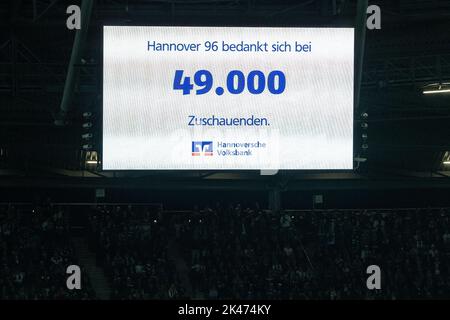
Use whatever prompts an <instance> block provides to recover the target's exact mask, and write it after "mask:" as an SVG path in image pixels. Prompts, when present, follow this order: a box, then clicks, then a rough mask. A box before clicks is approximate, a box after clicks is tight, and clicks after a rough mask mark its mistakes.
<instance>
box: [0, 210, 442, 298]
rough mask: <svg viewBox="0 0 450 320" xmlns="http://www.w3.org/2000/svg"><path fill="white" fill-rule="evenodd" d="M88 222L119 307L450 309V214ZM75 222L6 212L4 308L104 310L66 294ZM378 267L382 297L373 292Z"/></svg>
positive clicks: (133, 214) (133, 217)
mask: <svg viewBox="0 0 450 320" xmlns="http://www.w3.org/2000/svg"><path fill="white" fill-rule="evenodd" d="M85 212H87V217H88V219H87V225H86V227H87V228H86V231H87V232H86V234H87V236H88V242H89V245H90V249H91V250H92V251H93V252H95V253H96V257H97V264H98V265H99V266H100V267H101V268H102V269H103V270H104V272H105V274H106V276H107V279H108V280H109V284H110V287H111V298H113V299H178V298H192V299H430V298H438V299H440V298H442V299H448V298H450V209H448V208H441V209H428V208H423V209H380V210H309V211H282V212H271V211H267V210H262V209H260V208H259V206H258V205H257V204H256V205H254V206H252V207H243V206H241V205H239V204H236V205H234V204H229V205H226V206H223V205H219V204H218V205H216V206H214V207H206V208H204V209H202V210H199V209H198V208H195V209H194V210H189V211H183V212H167V211H162V208H160V207H156V206H144V205H142V206H112V205H108V206H94V207H91V208H89V209H88V210H86V211H85ZM66 218H67V216H66V211H65V210H64V209H63V208H62V207H59V206H52V205H43V206H31V207H28V208H20V209H19V208H17V207H15V206H12V205H9V206H1V207H0V274H1V277H0V298H1V299H92V298H95V294H94V292H93V290H92V289H91V287H90V283H89V278H88V277H86V276H84V277H82V279H83V288H85V289H84V290H72V291H71V290H67V288H66V279H67V274H66V267H67V266H68V265H71V264H77V261H76V258H75V252H74V248H73V245H72V243H71V240H70V236H69V235H70V231H69V228H68V222H67V219H66ZM183 265H184V268H183ZM371 265H376V266H379V267H380V270H381V289H380V290H369V289H368V288H367V284H366V281H367V279H368V277H369V276H370V274H368V273H367V268H368V267H369V266H371Z"/></svg>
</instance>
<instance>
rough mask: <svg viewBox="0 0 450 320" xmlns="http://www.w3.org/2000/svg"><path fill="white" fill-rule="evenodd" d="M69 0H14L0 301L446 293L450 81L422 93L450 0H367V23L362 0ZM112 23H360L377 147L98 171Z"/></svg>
mask: <svg viewBox="0 0 450 320" xmlns="http://www.w3.org/2000/svg"><path fill="white" fill-rule="evenodd" d="M83 1H85V0H83ZM72 2H74V3H76V4H78V5H81V3H82V1H63V0H7V1H0V300H3V299H5V300H10V299H11V300H21V299H29V300H32V299H45V300H47V299H76V300H78V299H86V300H89V299H105V300H106V299H121V300H122V299H126V300H128V299H131V300H134V299H250V300H251V299H269V300H270V299H277V300H280V299H282V300H284V299H290V300H297V299H301V300H303V299H313V300H316V299H324V300H330V299H332V300H334V299H369V300H370V299H382V300H391V299H450V195H449V192H450V94H437V95H425V94H423V90H424V87H425V86H427V85H430V84H431V85H434V84H445V83H450V33H449V30H450V1H444V0H414V1H395V2H394V1H387V0H379V1H370V2H369V4H376V5H378V6H380V8H381V10H382V29H381V30H365V31H364V32H363V31H362V29H365V25H364V26H362V27H359V28H358V25H357V21H358V15H361V13H360V12H358V9H359V6H358V3H357V1H349V0H315V1H314V0H312V1H294V0H279V1H270V0H186V1H180V0H156V1H152V0H148V1H145V0H130V1H114V0H97V1H94V4H93V7H92V10H91V11H90V12H89V18H88V19H86V22H83V23H86V24H87V26H88V28H84V29H82V30H83V31H84V32H85V34H83V32H82V31H79V30H78V31H74V30H68V29H67V28H66V19H67V16H68V15H67V13H66V8H67V6H68V5H70V4H72ZM86 2H88V1H86ZM361 2H367V1H361ZM366 5H367V3H366ZM364 11H365V8H364ZM363 15H364V19H365V17H366V14H365V12H364V14H363ZM104 25H151V26H173V25H175V26H272V27H275V26H280V27H289V26H291V27H292V26H299V27H331V26H335V27H336V26H338V27H355V28H356V30H355V31H356V42H355V50H356V51H355V67H356V68H355V97H356V99H355V101H358V102H359V103H355V107H354V108H355V112H354V123H355V126H354V133H355V137H354V157H355V159H364V161H355V169H354V170H341V171H302V170H282V171H280V172H278V173H277V174H275V175H261V174H260V172H259V171H226V170H223V171H207V170H203V171H194V170H181V171H151V170H150V171H139V170H136V171H112V170H102V154H101V150H102V128H101V125H102V121H101V120H102V27H103V26H104ZM86 31H87V32H86ZM77 33H80V35H79V36H80V37H81V38H83V41H82V42H81V43H79V44H77V42H76V41H75V37H76V34H77ZM73 52H77V53H78V54H79V57H80V61H79V62H77V63H76V64H75V65H73V70H72V71H73V73H69V72H68V70H69V61H70V60H71V56H72V54H73ZM361 58H362V59H361ZM359 72H361V73H360V74H361V76H360V77H359V76H358V73H359ZM69 78H70V79H69ZM68 83H69V85H68ZM70 83H72V84H71V85H70ZM65 86H66V88H65ZM358 96H359V99H358V98H357V97H358ZM62 101H67V103H63V102H62ZM87 122H89V123H91V125H90V126H89V127H85V126H84V124H85V123H87ZM87 133H90V134H92V138H90V139H85V138H82V135H85V134H87ZM363 137H364V138H363ZM329 157H333V154H330V155H329ZM317 195H322V197H323V202H322V201H319V202H314V199H315V197H316V196H317ZM73 264H75V265H79V266H80V267H81V270H82V274H83V277H82V290H68V289H67V287H66V278H67V274H66V267H67V266H68V265H73ZM369 265H378V266H380V268H381V269H382V270H383V271H382V272H383V273H382V274H383V277H382V288H383V289H382V290H367V287H366V279H367V273H366V267H367V266H369Z"/></svg>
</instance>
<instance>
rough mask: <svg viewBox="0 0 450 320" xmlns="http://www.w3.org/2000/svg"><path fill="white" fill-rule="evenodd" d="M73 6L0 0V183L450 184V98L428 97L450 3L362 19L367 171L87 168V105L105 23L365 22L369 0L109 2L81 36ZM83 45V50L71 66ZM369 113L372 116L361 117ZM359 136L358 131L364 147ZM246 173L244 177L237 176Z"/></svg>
mask: <svg viewBox="0 0 450 320" xmlns="http://www.w3.org/2000/svg"><path fill="white" fill-rule="evenodd" d="M85 2H86V1H85ZM361 2H362V3H364V2H365V1H361ZM361 2H360V3H361ZM366 2H367V1H366ZM80 3H81V1H79V3H78V4H80ZM70 4H72V3H69V2H67V1H62V0H60V1H58V0H22V1H20V0H11V1H1V2H0V25H1V28H0V186H4V187H7V186H20V185H30V186H33V185H36V186H45V185H54V186H58V185H59V186H67V187H70V186H73V185H77V186H79V185H86V186H91V187H92V186H110V187H113V186H146V187H155V188H173V187H176V186H179V185H180V184H182V183H188V184H186V186H191V187H194V188H197V187H198V188H204V187H208V188H211V187H217V188H256V189H258V188H266V187H267V186H271V185H272V184H273V183H275V182H276V183H284V184H286V186H288V187H289V188H293V189H302V188H324V187H325V188H326V187H329V188H335V187H336V188H340V187H343V188H364V187H367V188H372V187H374V188H377V187H380V188H382V187H385V186H387V187H398V188H400V187H402V188H404V187H410V186H412V185H414V186H422V187H449V186H450V179H449V177H450V171H449V170H450V166H449V165H446V164H444V161H443V159H444V158H445V156H446V155H448V152H449V151H450V130H449V125H448V124H449V122H450V103H449V102H450V95H424V94H423V88H424V86H427V85H433V84H439V83H445V82H450V36H449V35H448V30H450V2H449V1H436V0H435V1H431V0H430V1H425V0H424V1H420V0H416V1H396V2H395V3H394V2H393V1H386V0H382V1H381V0H380V1H378V2H377V5H378V6H379V7H380V8H381V12H382V16H381V17H382V28H381V30H364V32H363V30H362V29H361V23H360V24H359V31H360V33H359V36H358V37H357V43H356V47H357V48H359V49H360V51H359V53H361V57H363V59H359V58H358V55H356V59H358V61H357V65H358V63H359V64H360V65H362V75H361V78H360V80H361V81H360V82H361V90H360V100H359V101H360V103H359V104H358V106H357V107H356V110H355V123H356V128H359V125H360V124H361V123H363V122H365V123H367V124H368V130H367V134H368V137H369V142H368V145H369V148H368V149H367V150H366V152H367V155H366V157H367V159H368V161H367V162H366V163H364V164H362V165H363V166H364V170H355V171H354V172H312V173H311V172H309V173H308V172H281V173H279V174H278V175H276V176H261V175H260V174H259V173H258V172H193V171H189V172H182V173H180V172H153V171H150V172H149V171H142V172H126V171H124V172H102V171H101V170H97V169H95V168H92V167H86V165H85V163H84V159H85V158H84V156H85V151H83V149H82V145H83V141H82V139H81V134H82V133H83V130H82V123H83V113H85V112H90V113H91V114H93V115H94V117H95V116H96V115H97V114H98V112H99V110H100V109H101V88H102V84H101V64H100V62H101V46H100V44H101V30H102V26H103V25H111V24H114V25H205V26H208V25H209V26H215V25H217V26H227V25H231V26H244V25H246V26H355V27H357V29H358V26H357V18H358V17H359V18H361V17H364V19H365V15H363V13H362V12H359V15H358V8H359V9H360V8H361V5H360V6H359V7H358V5H357V3H356V1H345V0H341V1H339V0H316V1H301V2H299V1H292V0H278V1H269V0H186V1H179V0H173V1H171V0H154V1H153V0H149V1H144V0H140V1H138V0H135V1H133V0H130V1H113V0H99V1H95V3H94V5H93V6H92V8H90V7H88V8H85V9H84V10H86V12H87V13H88V15H87V17H89V18H88V19H87V20H85V21H83V22H82V23H84V24H86V25H88V29H87V28H83V29H82V30H85V34H82V35H80V36H79V38H80V39H82V41H79V42H77V41H76V34H77V32H78V33H81V31H72V30H68V29H67V28H66V19H67V17H68V15H67V13H66V9H67V6H68V5H70ZM364 9H365V8H364ZM86 12H84V13H86ZM83 17H84V16H83ZM360 21H361V20H360ZM357 31H358V30H357ZM74 52H76V53H77V57H78V58H79V59H78V61H77V62H76V63H74V64H73V65H72V67H71V68H72V71H70V69H71V68H69V63H70V61H71V56H72V55H73V53H74ZM69 80H70V83H69V84H68V81H69ZM65 87H67V88H68V89H67V88H66V89H65ZM64 100H65V102H62V101H64ZM364 113H367V114H368V118H364V117H361V115H362V114H364ZM94 132H96V134H97V135H99V134H100V129H99V128H98V127H95V126H94ZM356 132H357V134H360V132H359V131H356ZM360 145H361V141H359V139H356V142H355V150H358V148H360ZM96 147H97V149H99V146H98V145H97V146H94V149H95V148H96ZM330 156H332V155H330ZM36 177H39V179H36ZM236 180H241V181H246V183H240V184H236V183H235V181H236ZM412 181H413V182H414V184H411V182H412ZM261 182H264V183H261Z"/></svg>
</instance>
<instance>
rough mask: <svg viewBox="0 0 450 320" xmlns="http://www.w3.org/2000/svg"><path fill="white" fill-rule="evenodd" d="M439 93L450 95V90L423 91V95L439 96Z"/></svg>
mask: <svg viewBox="0 0 450 320" xmlns="http://www.w3.org/2000/svg"><path fill="white" fill-rule="evenodd" d="M439 93H450V89H441V90H439V89H438V90H424V91H423V94H439Z"/></svg>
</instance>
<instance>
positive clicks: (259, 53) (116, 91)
mask: <svg viewBox="0 0 450 320" xmlns="http://www.w3.org/2000/svg"><path fill="white" fill-rule="evenodd" d="M353 59H354V29H353V28H242V27H130V26H105V27H104V31H103V152H102V155H103V156H102V158H103V159H102V161H103V169H105V170H177V169H186V170H187V169H189V170H197V169H208V170H211V169H216V170H223V169H227V170H228V169H236V170H253V169H255V170H277V169H295V170H322V169H326V170H335V169H353V90H354V89H353V81H354V80H353V78H354V72H353V71H354V62H353Z"/></svg>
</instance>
